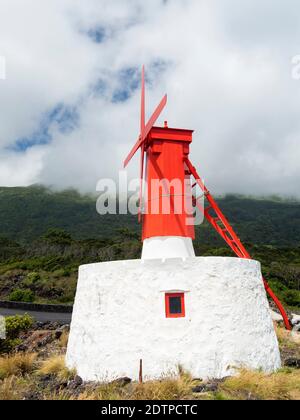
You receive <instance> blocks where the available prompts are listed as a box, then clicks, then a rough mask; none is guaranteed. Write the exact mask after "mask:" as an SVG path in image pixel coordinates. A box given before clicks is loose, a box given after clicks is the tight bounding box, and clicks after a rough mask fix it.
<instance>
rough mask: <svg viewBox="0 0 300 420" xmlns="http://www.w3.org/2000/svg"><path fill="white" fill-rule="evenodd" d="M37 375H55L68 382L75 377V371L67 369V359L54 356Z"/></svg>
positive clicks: (45, 362)
mask: <svg viewBox="0 0 300 420" xmlns="http://www.w3.org/2000/svg"><path fill="white" fill-rule="evenodd" d="M37 373H38V374H39V375H54V376H57V377H58V378H59V379H61V380H68V379H70V378H71V377H72V376H74V371H71V370H69V369H68V368H67V367H66V364H65V357H64V356H62V355H59V356H52V357H50V358H49V359H46V360H44V361H43V362H42V364H41V367H40V368H39V369H38V371H37Z"/></svg>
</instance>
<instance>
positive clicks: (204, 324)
mask: <svg viewBox="0 0 300 420" xmlns="http://www.w3.org/2000/svg"><path fill="white" fill-rule="evenodd" d="M166 291H168V292H169V291H185V292H186V296H185V309H186V317H185V318H176V319H167V318H166V317H165V299H164V292H166ZM140 359H142V360H143V370H144V376H145V379H152V378H158V377H161V376H162V375H169V374H171V373H176V372H177V366H178V365H179V364H180V365H181V366H183V368H185V369H186V370H188V371H190V372H191V373H192V375H193V376H195V377H201V378H208V377H211V378H212V377H213V378H221V377H224V376H228V375H230V374H233V373H234V371H235V370H234V367H241V366H246V367H249V368H254V369H256V368H261V369H263V370H265V371H273V370H276V369H278V368H279V367H280V355H279V349H278V343H277V339H276V335H275V332H274V328H273V323H272V320H271V316H270V312H269V305H268V301H267V298H266V293H265V290H264V287H263V283H262V279H261V270H260V264H259V263H258V262H256V261H250V260H241V259H238V258H217V257H216V258H215V257H213V258H209V257H208V258H204V257H200V258H190V259H187V260H186V261H182V260H181V259H170V260H167V261H166V262H164V263H163V262H162V261H161V260H150V261H144V262H142V261H141V260H135V261H120V262H108V263H99V264H91V265H85V266H81V267H80V269H79V280H78V286H77V294H76V300H75V306H74V312H73V318H72V325H71V332H70V339H69V345H68V351H67V364H68V366H69V367H75V368H76V369H77V371H78V374H79V375H80V376H81V377H82V378H83V379H84V380H99V381H103V380H104V381H109V380H112V379H115V378H118V377H121V376H128V377H130V378H132V379H134V380H137V379H138V373H139V360H140Z"/></svg>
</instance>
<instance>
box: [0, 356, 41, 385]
mask: <svg viewBox="0 0 300 420" xmlns="http://www.w3.org/2000/svg"><path fill="white" fill-rule="evenodd" d="M35 360H36V354H34V353H16V354H13V355H9V356H4V357H1V358H0V379H5V378H8V377H9V376H18V375H24V374H25V373H30V372H32V371H33V369H34V367H35Z"/></svg>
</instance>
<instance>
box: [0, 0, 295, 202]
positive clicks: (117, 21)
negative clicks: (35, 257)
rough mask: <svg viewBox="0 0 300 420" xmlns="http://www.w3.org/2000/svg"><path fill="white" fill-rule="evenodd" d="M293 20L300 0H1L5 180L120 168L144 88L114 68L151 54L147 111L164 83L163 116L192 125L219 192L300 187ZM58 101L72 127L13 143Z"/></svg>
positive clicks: (62, 180) (77, 180)
mask: <svg viewBox="0 0 300 420" xmlns="http://www.w3.org/2000/svg"><path fill="white" fill-rule="evenodd" d="M299 18H300V9H299V7H298V2H297V1H296V0H287V1H286V2H284V3H283V2H282V1H279V0H272V1H271V0H263V1H258V0H255V1H253V0H244V1H243V2H240V0H226V1H224V2H220V1H217V0H202V1H199V0H189V1H187V0H172V1H165V2H164V1H161V0H151V1H148V2H145V1H142V0H131V1H126V2H124V1H122V0H114V1H111V0H98V1H97V0H86V1H85V2H82V1H81V2H79V0H76V1H74V0H51V1H50V0H48V1H46V0H45V1H43V2H38V1H37V0H35V1H34V0H23V1H22V2H19V1H16V0H3V1H2V2H1V13H0V55H2V56H5V57H6V62H7V69H6V71H7V80H6V81H0V92H1V95H0V105H1V110H2V111H1V114H0V147H2V149H0V163H1V167H2V170H0V184H2V185H14V184H22V185H24V184H25V185H26V184H28V183H32V182H43V183H47V184H52V185H53V184H54V185H57V186H58V187H64V186H70V185H73V186H76V187H79V188H81V189H83V190H94V189H95V185H96V181H97V179H98V178H99V177H109V176H116V174H117V171H118V169H120V168H121V167H122V161H123V158H124V157H125V155H126V153H127V152H128V151H129V149H130V148H131V146H132V144H133V142H134V141H135V140H136V137H137V134H138V124H139V115H138V110H139V97H138V96H139V92H138V91H136V90H135V91H134V92H132V95H131V96H130V97H129V99H128V100H126V101H124V102H117V103H116V102H113V101H112V96H113V94H114V92H115V91H116V90H117V89H119V90H120V88H123V90H124V89H127V87H126V86H121V85H120V83H121V82H123V84H126V83H124V77H123V79H120V77H119V76H120V74H121V73H120V72H121V71H122V70H124V69H128V68H139V67H140V66H141V65H142V63H145V64H146V68H147V69H148V76H150V77H151V80H152V83H151V86H149V85H148V90H147V109H148V111H149V112H151V110H153V109H154V107H155V105H156V103H158V101H159V100H160V99H161V97H162V95H163V94H164V93H165V92H167V93H168V96H169V102H168V105H167V108H166V110H165V111H164V114H163V116H162V118H161V119H160V122H162V121H163V119H168V120H169V124H170V126H179V127H185V128H193V129H195V135H194V142H193V146H192V160H193V162H194V163H195V165H196V166H197V167H198V168H199V172H200V173H201V174H203V176H204V177H205V180H206V182H207V184H208V185H209V187H210V189H211V190H212V191H215V192H216V193H224V192H241V193H247V194H274V193H277V194H288V195H297V196H300V193H299V179H300V165H299V161H300V148H299V144H298V142H299V136H300V119H299V116H298V112H299V93H300V82H299V81H295V80H293V78H292V77H291V58H292V57H293V56H295V55H297V54H299V53H300V44H299V42H298V40H299V35H300V28H299V25H298V21H299ZM88 32H90V33H91V34H96V35H97V36H99V37H100V38H101V37H102V36H103V42H101V43H96V42H94V41H93V40H92V38H91V37H88V36H87V33H88ZM99 40H100V39H99ZM153 63H165V64H164V66H163V67H162V68H161V67H157V66H154V65H153ZM158 69H160V70H161V71H158ZM100 82H101V83H100ZM121 84H122V83H121ZM96 86H98V90H97V92H96ZM99 86H100V87H101V89H100V87H99ZM60 103H63V104H65V105H66V106H72V107H75V108H76V110H77V113H78V114H79V117H80V118H79V121H78V124H77V126H76V128H75V129H74V130H73V131H67V132H64V131H62V130H59V127H58V126H57V124H52V125H50V127H49V133H50V134H51V135H52V141H51V142H50V143H49V144H47V145H44V146H41V145H36V146H33V147H32V148H30V149H28V150H27V151H26V152H20V151H19V152H14V151H13V150H10V151H7V149H6V148H7V147H8V146H11V145H13V144H15V142H16V140H18V139H20V138H24V137H29V138H30V136H31V135H32V134H33V133H36V132H37V131H38V127H39V125H40V123H41V119H42V118H43V116H45V113H47V112H49V111H50V110H51V109H53V108H55V107H56V106H57V105H58V104H60ZM1 150H2V151H1ZM16 165H17V166H16ZM16 167H18V171H17V173H16ZM137 167H138V164H137V160H134V161H132V163H131V166H130V169H129V170H130V173H131V174H134V173H137Z"/></svg>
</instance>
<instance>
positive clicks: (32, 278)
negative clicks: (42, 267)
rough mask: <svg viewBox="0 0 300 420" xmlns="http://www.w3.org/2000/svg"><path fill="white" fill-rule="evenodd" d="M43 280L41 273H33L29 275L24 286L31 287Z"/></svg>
mask: <svg viewBox="0 0 300 420" xmlns="http://www.w3.org/2000/svg"><path fill="white" fill-rule="evenodd" d="M40 279H41V276H40V275H39V273H36V272H35V271H33V272H32V273H29V274H27V276H26V279H25V280H24V281H23V285H24V286H27V287H30V286H32V285H34V284H35V283H37V282H38V281H39V280H40Z"/></svg>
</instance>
